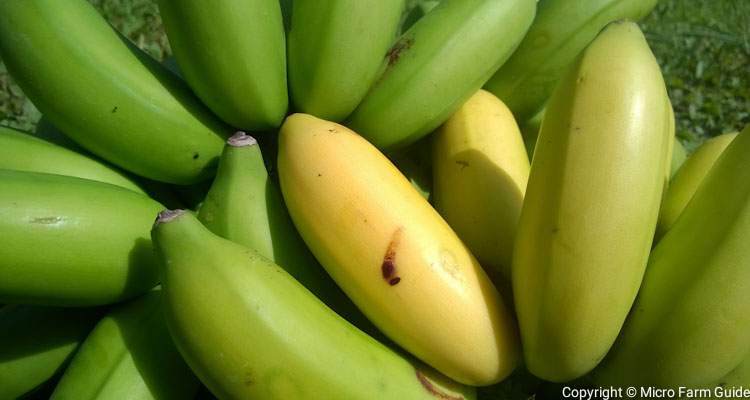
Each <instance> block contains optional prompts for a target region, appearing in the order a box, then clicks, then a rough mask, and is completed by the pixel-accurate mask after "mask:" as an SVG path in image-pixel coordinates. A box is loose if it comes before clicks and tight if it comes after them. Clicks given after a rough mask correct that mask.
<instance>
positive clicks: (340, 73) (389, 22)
mask: <svg viewBox="0 0 750 400" xmlns="http://www.w3.org/2000/svg"><path fill="white" fill-rule="evenodd" d="M292 4H293V12H292V25H291V29H290V31H289V87H290V92H291V96H292V101H293V102H294V105H295V108H296V109H297V110H298V111H301V112H305V113H308V114H312V115H315V116H317V117H319V118H323V119H327V120H330V121H341V120H343V119H345V118H346V117H347V116H349V114H351V113H352V111H354V109H355V108H356V107H357V105H358V104H359V103H360V101H361V100H362V98H364V96H365V94H366V93H367V90H368V89H369V88H370V86H371V85H372V83H373V82H374V81H375V78H376V77H377V73H378V71H379V69H380V65H381V63H382V61H383V54H385V53H386V51H388V47H389V46H390V45H391V44H392V43H393V40H394V39H395V37H396V33H397V30H398V23H399V20H400V18H401V11H402V10H403V9H404V0H358V1H351V0H329V1H319V0H294V2H293V3H292Z"/></svg>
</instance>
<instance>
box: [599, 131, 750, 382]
mask: <svg viewBox="0 0 750 400" xmlns="http://www.w3.org/2000/svg"><path fill="white" fill-rule="evenodd" d="M748 235H750V128H746V129H745V130H744V131H743V133H741V134H739V136H737V137H736V138H735V139H734V141H732V143H731V144H730V145H729V146H728V147H727V148H726V150H725V151H724V153H723V154H722V156H721V157H720V158H719V159H718V160H717V161H716V163H715V164H714V165H713V167H712V168H711V171H710V172H709V173H708V175H707V176H706V177H705V179H704V180H703V183H702V184H701V185H700V187H699V188H698V190H697V191H696V193H695V195H694V196H693V199H692V200H691V201H690V202H689V203H688V205H687V206H686V207H685V210H684V211H683V212H682V215H681V216H680V218H679V219H677V221H676V222H675V224H674V225H673V226H672V229H670V230H669V231H668V232H667V234H666V235H665V236H664V237H663V238H662V239H661V241H659V243H658V244H657V246H656V247H655V248H654V250H653V252H652V253H651V257H650V259H649V265H648V269H647V270H646V275H645V277H644V279H643V284H642V285H641V288H640V291H639V293H638V299H637V300H636V302H635V304H634V305H633V311H632V312H631V314H630V316H629V317H628V320H627V322H626V323H625V326H624V327H623V329H622V332H621V334H620V337H619V339H618V341H617V344H616V345H615V346H614V347H613V348H612V351H611V352H610V354H609V355H608V356H607V359H606V361H605V363H604V364H603V365H602V367H601V368H600V369H599V371H598V372H597V374H596V379H597V383H601V384H606V385H609V384H621V383H622V384H628V385H654V386H660V387H676V386H687V387H701V386H704V385H707V384H710V383H713V382H717V381H718V380H719V379H720V378H721V377H723V376H725V375H726V374H728V373H729V372H730V371H731V370H732V369H734V368H735V367H736V366H737V365H739V364H740V362H742V361H743V359H744V358H745V357H746V355H747V354H748V353H749V352H750V268H748V267H749V266H750V247H748V246H747V238H748Z"/></svg>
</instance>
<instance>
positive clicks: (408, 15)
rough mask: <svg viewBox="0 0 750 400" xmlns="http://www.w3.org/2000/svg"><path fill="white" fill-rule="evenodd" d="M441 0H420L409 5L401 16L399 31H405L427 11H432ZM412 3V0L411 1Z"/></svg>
mask: <svg viewBox="0 0 750 400" xmlns="http://www.w3.org/2000/svg"><path fill="white" fill-rule="evenodd" d="M440 1H441V0H422V1H417V2H416V4H413V5H411V9H407V10H406V11H405V12H404V14H403V15H402V16H401V20H402V22H401V29H400V31H399V32H400V33H404V32H406V31H407V30H408V29H409V28H411V26H412V25H414V24H415V23H416V22H417V21H419V20H420V19H422V17H424V16H425V15H426V14H427V13H428V12H430V11H432V9H433V8H435V7H437V5H438V4H440ZM412 3H413V1H412Z"/></svg>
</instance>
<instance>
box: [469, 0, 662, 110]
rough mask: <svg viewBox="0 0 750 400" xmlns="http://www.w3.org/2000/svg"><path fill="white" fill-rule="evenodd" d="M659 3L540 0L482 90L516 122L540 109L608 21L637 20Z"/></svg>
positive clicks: (613, 0) (607, 0)
mask: <svg viewBox="0 0 750 400" xmlns="http://www.w3.org/2000/svg"><path fill="white" fill-rule="evenodd" d="M657 2H658V0H577V1H568V0H540V1H539V5H538V10H537V16H536V19H535V20H534V24H533V25H531V29H529V32H528V33H527V34H526V37H525V38H524V39H523V42H521V45H520V46H519V47H518V50H516V52H515V53H513V56H512V57H510V59H508V62H506V63H505V64H504V65H503V66H502V67H501V68H500V69H499V70H498V71H497V72H496V73H495V75H494V76H493V77H492V79H490V80H489V81H488V82H487V84H485V86H484V88H485V89H487V90H489V91H490V92H492V93H493V94H495V95H496V96H497V97H499V98H500V99H501V100H502V101H503V102H505V104H506V105H507V106H508V107H509V108H510V110H511V111H512V112H513V115H515V117H516V119H517V120H518V121H526V120H527V119H530V118H531V117H533V116H534V114H536V113H537V112H538V111H539V110H541V109H542V107H543V106H544V103H545V102H546V101H547V99H548V98H549V96H550V94H551V93H552V91H553V89H554V88H555V84H556V83H557V81H558V80H559V79H560V77H561V76H562V75H563V73H565V71H566V70H567V68H568V67H569V66H570V65H571V64H573V62H574V61H575V59H576V57H577V56H578V54H580V52H581V51H582V50H583V49H584V48H585V47H586V46H587V45H588V44H589V43H590V42H591V41H592V40H593V39H594V37H596V35H597V34H598V33H599V31H601V30H602V28H604V26H605V25H607V23H609V22H611V21H615V20H619V19H630V20H639V19H641V18H643V17H645V16H646V15H648V14H649V12H651V10H652V9H653V8H654V7H655V6H656V3H657Z"/></svg>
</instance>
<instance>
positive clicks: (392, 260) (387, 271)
mask: <svg viewBox="0 0 750 400" xmlns="http://www.w3.org/2000/svg"><path fill="white" fill-rule="evenodd" d="M403 230H404V227H402V226H400V227H398V229H396V230H395V231H394V232H393V235H392V236H391V241H390V242H389V243H388V248H387V249H386V251H385V256H384V257H383V264H381V266H380V272H381V274H382V275H383V279H385V280H386V281H387V282H388V284H389V285H391V286H394V285H397V284H398V283H399V282H401V278H400V277H398V276H396V251H397V250H398V246H399V244H400V243H401V234H402V232H403Z"/></svg>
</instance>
